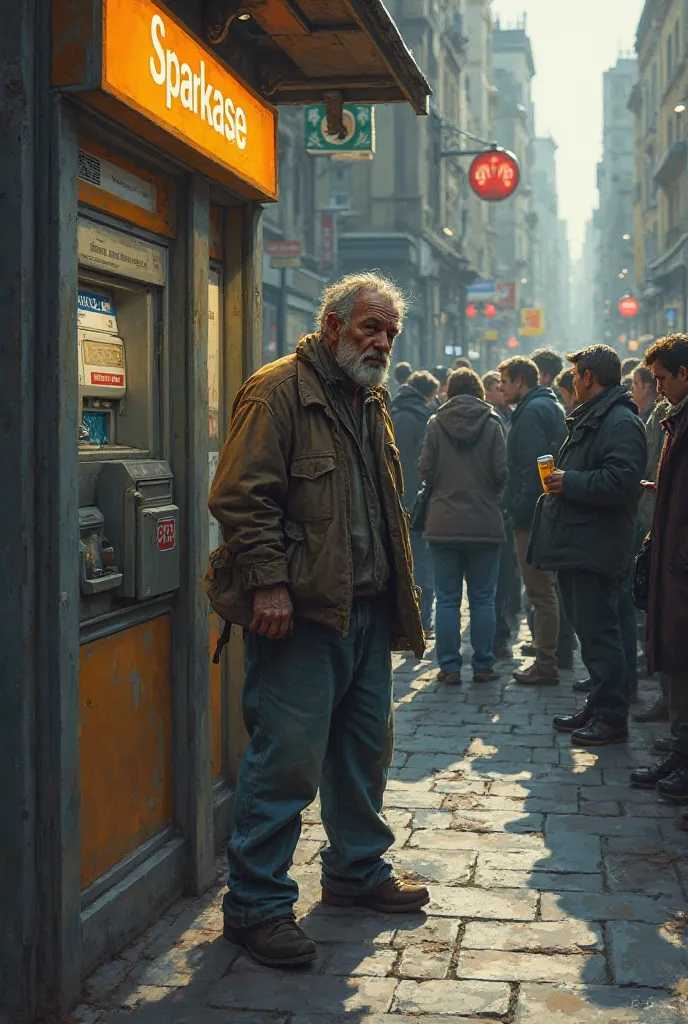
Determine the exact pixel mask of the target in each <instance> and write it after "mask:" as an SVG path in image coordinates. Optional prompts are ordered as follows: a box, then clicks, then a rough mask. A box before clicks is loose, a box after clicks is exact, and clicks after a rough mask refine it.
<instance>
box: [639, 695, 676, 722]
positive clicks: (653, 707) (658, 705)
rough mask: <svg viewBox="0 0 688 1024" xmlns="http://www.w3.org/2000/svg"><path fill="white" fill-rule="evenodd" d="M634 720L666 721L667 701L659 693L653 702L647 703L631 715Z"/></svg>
mask: <svg viewBox="0 0 688 1024" xmlns="http://www.w3.org/2000/svg"><path fill="white" fill-rule="evenodd" d="M633 721H634V722H668V721H669V702H668V701H667V700H666V698H665V697H662V696H661V695H660V696H659V697H658V698H657V700H656V701H655V702H654V704H649V705H648V706H647V707H646V708H644V709H643V710H642V711H636V713H635V714H634V715H633Z"/></svg>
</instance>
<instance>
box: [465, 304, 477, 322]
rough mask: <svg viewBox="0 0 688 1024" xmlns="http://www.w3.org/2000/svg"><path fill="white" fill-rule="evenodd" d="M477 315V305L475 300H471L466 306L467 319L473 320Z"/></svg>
mask: <svg viewBox="0 0 688 1024" xmlns="http://www.w3.org/2000/svg"><path fill="white" fill-rule="evenodd" d="M477 315H478V307H477V306H476V304H475V302H471V304H470V306H466V316H467V317H468V318H469V320H475V318H476V317H477Z"/></svg>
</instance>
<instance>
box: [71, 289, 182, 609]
mask: <svg viewBox="0 0 688 1024" xmlns="http://www.w3.org/2000/svg"><path fill="white" fill-rule="evenodd" d="M161 301H162V290H161V289H159V288H155V287H151V286H150V285H148V286H146V284H145V283H141V282H138V281H133V280H132V281H128V280H126V279H124V278H123V277H121V276H119V275H118V276H116V277H114V276H113V278H112V279H111V280H108V278H107V277H106V276H105V275H102V274H91V273H89V272H88V271H87V270H86V271H85V273H84V274H83V276H82V277H81V279H80V282H79V294H78V317H77V327H78V372H79V438H78V445H79V485H80V486H79V490H80V495H79V504H80V507H79V536H80V539H79V580H80V591H81V593H80V599H81V601H80V603H81V620H82V622H83V621H87V620H92V619H94V618H99V617H101V616H108V615H111V614H113V613H115V612H116V611H117V610H118V609H121V608H124V607H126V606H128V605H131V604H132V603H134V602H142V601H146V600H150V599H152V598H157V597H160V596H161V595H164V594H173V593H174V592H175V591H176V590H177V588H178V587H179V509H178V507H177V505H176V504H175V501H174V481H173V478H172V472H171V469H170V466H169V464H168V462H167V461H165V460H164V459H161V458H160V457H159V455H160V452H161V433H162V432H161V428H160V424H161V404H162V403H161V379H160V378H161V373H160V360H159V345H158V344H157V339H156V338H155V337H154V335H155V332H156V330H160V322H161V317H160V309H159V306H160V303H161Z"/></svg>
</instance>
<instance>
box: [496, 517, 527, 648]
mask: <svg viewBox="0 0 688 1024" xmlns="http://www.w3.org/2000/svg"><path fill="white" fill-rule="evenodd" d="M520 607H521V571H520V569H519V567H518V558H517V557H516V548H515V546H514V531H513V530H509V529H507V531H506V543H505V544H502V546H501V548H500V549H499V577H498V579H497V596H496V597H495V617H496V628H495V642H496V643H508V642H509V640H510V639H511V633H512V628H513V625H514V623H515V621H516V620H517V617H518V613H519V610H520Z"/></svg>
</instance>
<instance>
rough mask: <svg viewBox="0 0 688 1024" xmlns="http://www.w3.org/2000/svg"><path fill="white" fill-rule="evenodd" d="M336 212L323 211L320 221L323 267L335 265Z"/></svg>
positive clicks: (321, 260) (321, 263)
mask: <svg viewBox="0 0 688 1024" xmlns="http://www.w3.org/2000/svg"><path fill="white" fill-rule="evenodd" d="M334 237H335V236H334V214H333V213H323V215H322V220H321V221H320V265H321V267H323V268H326V267H333V266H334V255H335V241H334Z"/></svg>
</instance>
